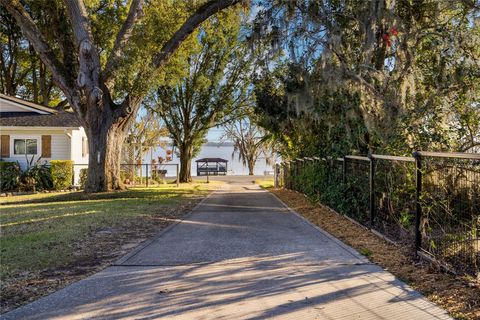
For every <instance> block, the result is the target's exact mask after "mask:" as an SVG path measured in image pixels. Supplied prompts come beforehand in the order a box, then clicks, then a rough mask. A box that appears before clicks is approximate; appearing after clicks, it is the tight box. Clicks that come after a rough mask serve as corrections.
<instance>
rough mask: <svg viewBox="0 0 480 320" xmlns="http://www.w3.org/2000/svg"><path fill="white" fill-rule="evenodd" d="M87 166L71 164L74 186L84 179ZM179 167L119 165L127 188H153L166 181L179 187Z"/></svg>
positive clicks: (169, 164)
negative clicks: (174, 182) (172, 181)
mask: <svg viewBox="0 0 480 320" xmlns="http://www.w3.org/2000/svg"><path fill="white" fill-rule="evenodd" d="M84 169H85V170H88V164H77V163H75V164H73V179H72V180H73V181H72V184H73V185H75V186H81V185H82V184H83V183H84V181H83V179H85V178H86V174H85V173H86V172H85V173H83V170H84ZM178 174H179V165H178V164H176V163H166V164H158V163H157V164H151V163H142V164H136V163H122V164H120V177H121V179H122V182H123V183H124V184H126V185H128V186H136V187H139V186H144V187H149V186H154V185H158V184H163V183H164V182H165V181H166V180H168V179H173V180H175V181H176V184H177V187H178V186H179V179H178Z"/></svg>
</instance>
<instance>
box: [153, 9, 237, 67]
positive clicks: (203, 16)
mask: <svg viewBox="0 0 480 320" xmlns="http://www.w3.org/2000/svg"><path fill="white" fill-rule="evenodd" d="M239 2H240V0H210V1H208V2H207V3H205V4H204V5H203V6H201V7H200V8H198V10H197V11H196V12H195V13H194V14H193V15H191V16H190V17H189V18H188V19H187V21H185V22H184V23H183V25H182V26H181V27H180V29H178V30H177V32H175V34H174V35H173V36H172V38H170V40H168V41H167V42H166V43H165V44H164V45H163V47H162V49H161V51H160V52H159V53H157V54H156V55H155V57H154V58H153V67H154V69H158V68H160V67H162V66H163V65H164V64H165V62H166V61H167V60H168V58H169V57H170V56H171V55H172V54H173V53H174V52H175V50H176V49H177V48H178V47H179V46H180V44H182V42H183V41H184V40H185V39H186V38H187V37H188V36H189V35H190V34H191V33H192V32H193V31H194V30H195V29H196V28H197V27H198V26H199V25H200V24H201V23H202V22H203V21H205V20H207V19H208V18H209V17H210V16H212V15H214V14H215V13H217V12H219V11H221V10H223V9H225V8H227V7H229V6H232V5H234V4H237V3H239Z"/></svg>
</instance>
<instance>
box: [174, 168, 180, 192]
mask: <svg viewBox="0 0 480 320" xmlns="http://www.w3.org/2000/svg"><path fill="white" fill-rule="evenodd" d="M175 167H176V168H177V188H178V187H179V186H180V181H179V179H180V178H179V173H178V163H176V166H175Z"/></svg>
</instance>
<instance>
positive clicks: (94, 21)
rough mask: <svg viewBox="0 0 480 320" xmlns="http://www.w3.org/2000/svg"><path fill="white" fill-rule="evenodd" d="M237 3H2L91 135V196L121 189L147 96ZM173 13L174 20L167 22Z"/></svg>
mask: <svg viewBox="0 0 480 320" xmlns="http://www.w3.org/2000/svg"><path fill="white" fill-rule="evenodd" d="M238 2H240V0H210V1H205V2H200V3H201V4H200V5H195V4H198V3H199V2H194V3H192V2H189V1H185V2H177V1H175V2H172V1H159V2H151V3H148V2H145V1H144V0H131V1H129V6H128V10H127V8H125V7H124V6H123V5H122V3H119V2H113V3H112V1H102V0H99V1H89V2H87V3H84V1H83V0H64V1H56V0H46V1H44V2H42V3H38V2H35V1H19V0H0V4H1V5H2V6H4V8H5V9H6V10H7V11H8V12H9V13H10V14H11V15H12V16H13V17H14V18H15V21H16V23H17V24H18V26H19V27H20V28H21V30H22V32H23V34H24V36H25V37H26V38H27V39H28V41H29V42H30V43H31V44H32V46H33V48H34V49H35V51H36V52H37V53H38V55H39V56H40V59H41V60H42V62H43V63H44V64H45V66H46V67H47V68H48V70H49V72H50V73H51V74H52V78H53V80H54V82H55V84H56V86H58V87H59V88H60V89H61V90H62V92H63V94H64V95H65V97H66V99H67V101H68V103H69V104H70V105H71V107H72V108H73V110H74V111H75V113H76V115H77V116H78V118H79V119H80V121H81V122H82V124H83V126H84V128H85V131H86V134H87V136H88V138H89V150H90V155H89V170H88V178H87V183H86V186H85V190H86V191H87V192H98V191H106V190H111V189H118V188H122V183H121V181H120V174H119V173H120V154H121V147H122V145H123V142H124V139H125V136H126V133H127V132H128V128H129V127H130V125H131V123H132V122H133V121H134V119H135V115H136V113H137V111H138V109H139V106H140V104H141V102H142V100H143V98H144V96H145V95H146V93H147V92H148V91H149V90H150V89H151V87H152V86H154V85H156V84H158V83H155V82H152V81H151V79H152V78H155V79H158V78H159V74H161V73H162V68H163V67H164V66H165V64H166V63H167V61H169V59H170V58H171V57H172V55H173V53H175V52H176V51H177V49H178V48H179V46H180V45H181V44H182V42H184V41H185V40H186V39H187V38H188V36H189V35H190V34H191V33H192V32H194V30H195V29H196V28H197V27H198V26H199V25H200V24H201V23H202V22H203V21H205V20H206V19H208V18H209V17H210V16H212V15H214V14H215V13H217V12H219V11H221V10H223V9H224V8H227V7H229V6H232V5H234V4H236V3H238ZM86 4H87V5H86ZM42 6H43V7H42ZM171 8H174V9H176V10H174V11H173V12H174V14H173V15H170V16H166V13H167V12H168V11H167V9H171ZM32 9H37V10H43V11H44V12H45V14H49V15H53V16H54V17H55V18H56V19H55V20H57V21H58V24H53V23H52V24H51V25H50V28H49V29H48V30H47V29H46V28H40V27H39V25H38V23H37V21H35V20H34V18H32V15H31V14H30V13H29V11H30V10H32ZM179 21H180V23H179ZM182 21H183V23H182ZM59 28H61V30H59ZM163 77H164V78H168V75H163Z"/></svg>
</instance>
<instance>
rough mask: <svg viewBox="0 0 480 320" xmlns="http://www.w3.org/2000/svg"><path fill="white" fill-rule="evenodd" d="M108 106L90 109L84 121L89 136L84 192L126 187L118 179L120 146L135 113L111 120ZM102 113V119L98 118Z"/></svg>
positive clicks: (111, 116)
mask: <svg viewBox="0 0 480 320" xmlns="http://www.w3.org/2000/svg"><path fill="white" fill-rule="evenodd" d="M111 109H112V108H111V106H110V105H108V103H106V102H104V105H103V106H102V107H98V106H90V107H89V108H87V110H88V111H87V112H88V113H89V114H88V115H87V116H86V119H85V121H84V128H85V133H86V134H87V137H88V147H89V159H88V175H87V181H86V183H85V192H103V191H110V190H122V189H124V188H125V186H124V185H123V181H121V178H120V163H121V158H122V157H121V155H122V147H123V143H124V141H125V137H126V135H127V131H128V127H129V123H130V122H131V121H132V119H133V118H134V114H131V115H129V116H128V117H124V118H118V119H116V118H114V117H113V115H112V114H111V113H110V112H107V110H111ZM100 114H101V116H100Z"/></svg>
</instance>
